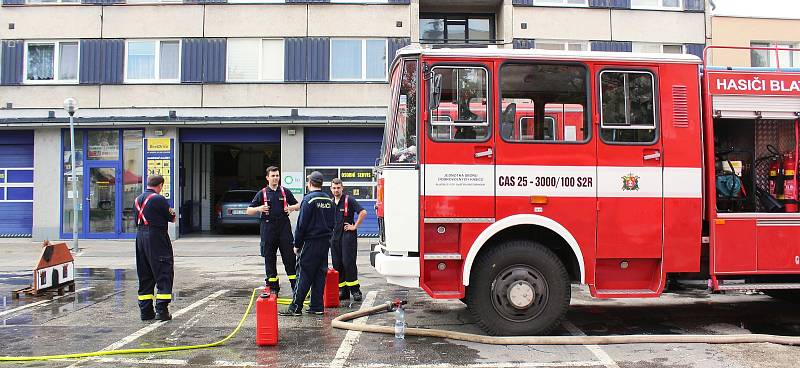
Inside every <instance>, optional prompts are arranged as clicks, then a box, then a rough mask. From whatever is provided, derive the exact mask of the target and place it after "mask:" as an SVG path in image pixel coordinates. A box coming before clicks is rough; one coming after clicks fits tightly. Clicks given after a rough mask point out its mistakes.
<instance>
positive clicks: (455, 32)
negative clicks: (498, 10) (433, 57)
mask: <svg viewBox="0 0 800 368" xmlns="http://www.w3.org/2000/svg"><path fill="white" fill-rule="evenodd" d="M419 34H420V42H422V43H434V44H436V43H456V44H463V43H476V44H489V43H492V42H494V41H495V39H494V16H493V15H488V14H468V15H454V14H422V15H420V20H419Z"/></svg>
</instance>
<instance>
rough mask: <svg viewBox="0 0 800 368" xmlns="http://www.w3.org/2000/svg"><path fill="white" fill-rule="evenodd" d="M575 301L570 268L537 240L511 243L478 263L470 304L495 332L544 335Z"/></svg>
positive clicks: (483, 323) (481, 322)
mask: <svg viewBox="0 0 800 368" xmlns="http://www.w3.org/2000/svg"><path fill="white" fill-rule="evenodd" d="M569 300H570V281H569V275H568V274H567V270H566V268H564V265H563V264H562V263H561V260H559V259H558V257H556V255H555V254H554V253H553V252H552V251H550V250H549V249H547V248H546V247H544V246H543V245H541V244H539V243H537V242H533V241H520V240H516V241H509V242H505V243H503V244H500V245H499V246H497V247H493V248H492V249H489V250H488V251H487V252H486V253H483V254H482V255H481V256H480V257H479V258H478V259H477V260H476V262H475V264H474V265H473V271H472V277H471V280H470V285H469V289H468V293H467V305H468V306H469V310H470V313H472V316H473V317H474V318H475V319H476V320H477V321H478V324H479V325H480V326H481V327H482V328H483V329H484V331H486V332H487V333H489V334H491V335H544V334H547V333H549V332H550V331H551V330H552V329H553V328H554V327H556V326H557V325H558V324H559V323H560V322H561V320H562V319H563V318H564V314H565V313H566V312H567V308H568V307H569Z"/></svg>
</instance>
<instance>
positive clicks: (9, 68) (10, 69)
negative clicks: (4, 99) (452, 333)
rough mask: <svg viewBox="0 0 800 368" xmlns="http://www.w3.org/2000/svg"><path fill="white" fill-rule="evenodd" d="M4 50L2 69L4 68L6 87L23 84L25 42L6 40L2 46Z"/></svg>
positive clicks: (0, 81)
mask: <svg viewBox="0 0 800 368" xmlns="http://www.w3.org/2000/svg"><path fill="white" fill-rule="evenodd" d="M0 45H1V47H2V48H3V51H2V53H3V54H2V57H3V58H2V59H0V64H1V65H0V67H2V71H0V73H2V80H0V84H1V85H4V86H16V85H20V84H22V65H23V64H25V60H24V58H25V50H24V48H25V42H23V41H22V40H5V41H3V42H2V44H0Z"/></svg>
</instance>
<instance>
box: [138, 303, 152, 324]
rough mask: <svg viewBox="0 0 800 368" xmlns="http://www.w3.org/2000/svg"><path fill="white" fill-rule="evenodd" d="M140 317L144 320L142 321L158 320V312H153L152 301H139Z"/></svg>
mask: <svg viewBox="0 0 800 368" xmlns="http://www.w3.org/2000/svg"><path fill="white" fill-rule="evenodd" d="M139 317H140V318H141V319H142V321H149V320H151V319H153V318H156V312H153V301H152V300H140V301H139Z"/></svg>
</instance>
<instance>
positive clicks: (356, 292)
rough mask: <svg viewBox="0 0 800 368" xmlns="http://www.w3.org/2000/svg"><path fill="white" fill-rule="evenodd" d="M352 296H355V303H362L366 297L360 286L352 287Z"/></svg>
mask: <svg viewBox="0 0 800 368" xmlns="http://www.w3.org/2000/svg"><path fill="white" fill-rule="evenodd" d="M350 294H353V301H356V302H360V301H361V300H362V299H364V295H362V294H361V289H360V288H359V287H358V285H356V286H351V287H350Z"/></svg>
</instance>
